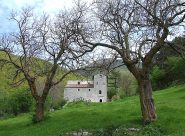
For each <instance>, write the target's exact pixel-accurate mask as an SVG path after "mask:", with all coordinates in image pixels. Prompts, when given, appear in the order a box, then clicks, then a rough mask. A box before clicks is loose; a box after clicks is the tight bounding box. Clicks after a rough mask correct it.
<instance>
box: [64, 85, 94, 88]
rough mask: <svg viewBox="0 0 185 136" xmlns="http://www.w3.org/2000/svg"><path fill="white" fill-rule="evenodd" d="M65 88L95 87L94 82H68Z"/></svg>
mask: <svg viewBox="0 0 185 136" xmlns="http://www.w3.org/2000/svg"><path fill="white" fill-rule="evenodd" d="M65 88H94V84H67V85H66V86H65Z"/></svg>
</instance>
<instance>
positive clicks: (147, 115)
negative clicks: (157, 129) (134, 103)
mask: <svg viewBox="0 0 185 136" xmlns="http://www.w3.org/2000/svg"><path fill="white" fill-rule="evenodd" d="M139 96H140V104H141V111H142V116H143V121H144V124H149V123H151V122H153V121H155V120H156V119H157V115H156V111H155V105H154V99H153V98H152V86H151V81H150V80H149V79H141V80H140V81H139Z"/></svg>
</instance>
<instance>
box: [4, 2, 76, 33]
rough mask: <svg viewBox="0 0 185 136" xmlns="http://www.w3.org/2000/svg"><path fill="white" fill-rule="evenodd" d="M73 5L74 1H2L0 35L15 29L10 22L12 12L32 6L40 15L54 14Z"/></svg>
mask: <svg viewBox="0 0 185 136" xmlns="http://www.w3.org/2000/svg"><path fill="white" fill-rule="evenodd" d="M73 3H74V1H73V0H0V33H4V32H9V31H12V30H13V29H14V27H13V25H12V24H11V23H10V21H9V20H8V17H9V16H10V13H11V11H12V10H20V9H21V8H22V7H26V6H32V7H34V8H35V10H36V11H37V12H38V13H43V12H47V13H54V12H57V11H59V10H60V9H62V8H68V7H71V5H72V4H73Z"/></svg>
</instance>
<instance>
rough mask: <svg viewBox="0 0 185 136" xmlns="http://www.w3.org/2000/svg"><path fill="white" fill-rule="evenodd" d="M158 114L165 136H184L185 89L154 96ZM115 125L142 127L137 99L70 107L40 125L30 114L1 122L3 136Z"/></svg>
mask: <svg viewBox="0 0 185 136" xmlns="http://www.w3.org/2000/svg"><path fill="white" fill-rule="evenodd" d="M154 97H155V103H156V107H157V113H158V121H157V122H156V123H155V124H156V125H160V126H161V128H162V130H163V131H164V132H165V134H166V135H170V136H184V135H185V127H184V126H185V114H184V113H185V103H184V102H185V85H182V86H177V87H172V88H169V89H165V90H162V91H158V92H155V93H154ZM111 124H114V125H126V126H129V127H138V128H139V127H141V126H142V125H141V114H140V107H139V99H138V96H134V97H129V98H125V99H123V100H119V101H115V102H111V103H90V104H88V103H86V104H84V103H83V104H82V103H77V104H69V105H68V106H67V107H65V108H64V109H62V110H58V111H55V112H51V113H49V118H48V119H47V120H45V121H44V122H42V123H40V124H32V123H31V114H24V115H21V116H18V117H16V118H10V119H6V120H1V121H0V136H44V135H45V136H59V134H60V133H61V132H66V131H72V130H79V129H86V130H88V129H95V128H104V127H107V126H110V125H111Z"/></svg>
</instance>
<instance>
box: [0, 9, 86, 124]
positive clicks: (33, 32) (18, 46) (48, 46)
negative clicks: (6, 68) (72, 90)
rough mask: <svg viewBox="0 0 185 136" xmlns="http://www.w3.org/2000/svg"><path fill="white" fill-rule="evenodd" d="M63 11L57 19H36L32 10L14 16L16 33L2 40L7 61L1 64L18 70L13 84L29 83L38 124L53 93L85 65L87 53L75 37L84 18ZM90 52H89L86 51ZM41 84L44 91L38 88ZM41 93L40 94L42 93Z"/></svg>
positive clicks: (4, 36)
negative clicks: (60, 84)
mask: <svg viewBox="0 0 185 136" xmlns="http://www.w3.org/2000/svg"><path fill="white" fill-rule="evenodd" d="M72 12H74V11H62V12H60V13H59V14H58V15H56V17H55V18H50V17H49V16H48V15H43V16H39V17H37V16H35V15H34V13H33V10H32V9H31V8H25V9H22V10H21V12H18V13H15V12H14V13H12V14H11V18H10V20H11V21H13V22H14V23H15V25H16V26H17V29H16V30H17V31H16V32H13V33H10V34H7V35H3V36H2V37H1V43H0V51H1V52H3V53H4V54H5V55H6V57H5V58H2V59H0V62H1V64H4V65H5V64H6V65H12V66H14V68H15V69H16V72H15V73H14V75H13V76H14V84H17V85H20V84H21V83H22V82H24V81H26V82H27V83H28V85H29V88H30V91H31V94H32V96H33V98H34V99H35V101H36V113H35V117H36V121H37V122H39V121H42V120H43V118H44V104H45V101H46V98H47V96H48V93H49V91H50V89H51V88H52V87H53V86H55V85H57V84H59V83H60V82H62V81H63V79H64V78H65V77H66V76H67V75H68V74H69V73H72V72H75V71H77V70H78V69H79V68H80V67H82V66H84V65H85V62H84V61H82V56H84V55H85V53H86V52H88V50H87V47H86V49H83V48H81V47H80V46H79V45H78V44H77V42H76V41H77V39H78V37H77V35H76V34H75V33H74V32H75V31H74V30H75V29H76V28H75V27H76V26H77V25H78V23H79V20H80V18H81V16H82V14H81V13H80V12H79V14H74V13H72ZM86 50H87V51H86ZM39 80H42V82H43V84H44V85H43V87H39ZM40 90H41V91H40Z"/></svg>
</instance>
